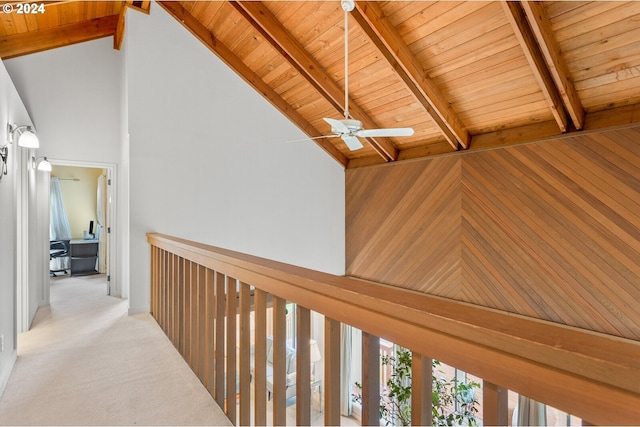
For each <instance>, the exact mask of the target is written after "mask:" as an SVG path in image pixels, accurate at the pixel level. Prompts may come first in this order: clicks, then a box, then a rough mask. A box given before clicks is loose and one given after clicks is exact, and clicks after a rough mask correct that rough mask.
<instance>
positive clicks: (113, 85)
mask: <svg viewBox="0 0 640 427" xmlns="http://www.w3.org/2000/svg"><path fill="white" fill-rule="evenodd" d="M123 62H124V53H123V52H122V51H116V50H114V49H113V39H112V38H104V39H99V40H94V41H90V42H86V43H80V44H75V45H71V46H67V47H63V48H58V49H53V50H49V51H45V52H40V53H36V54H32V55H27V56H21V57H18V58H14V59H10V60H7V61H5V65H6V68H7V71H8V72H9V74H10V76H11V79H12V80H13V82H14V83H15V86H16V88H17V89H18V92H19V93H20V96H21V97H22V99H23V101H24V104H25V105H26V107H27V110H28V111H29V113H30V115H31V117H32V119H33V122H34V124H35V126H36V129H37V132H38V137H39V138H40V149H38V156H46V157H48V158H49V159H51V160H53V162H54V163H56V164H67V165H69V164H72V165H75V166H80V165H82V166H92V167H104V166H105V165H109V166H112V167H113V168H114V170H115V172H116V175H117V170H118V164H119V163H120V156H121V151H120V145H121V105H122V99H121V97H122V95H123V94H122V86H123V73H122V70H123ZM115 178H117V177H115ZM115 183H116V185H120V181H119V180H118V179H115ZM115 194H116V195H117V194H118V189H117V188H116V189H115ZM118 219H119V218H115V223H116V224H117V223H118V222H119V221H118ZM113 223H114V222H112V224H113ZM112 239H113V240H116V242H115V246H114V251H113V252H112V253H114V254H115V253H119V252H120V251H121V250H122V247H121V246H120V242H119V241H118V240H117V239H114V236H113V235H112ZM113 240H112V241H113ZM116 261H117V257H112V258H111V267H112V270H111V274H112V277H111V279H112V295H120V287H119V286H120V285H119V284H120V283H121V282H122V276H121V272H120V271H118V270H117V267H116Z"/></svg>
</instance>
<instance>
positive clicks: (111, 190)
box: [47, 158, 122, 296]
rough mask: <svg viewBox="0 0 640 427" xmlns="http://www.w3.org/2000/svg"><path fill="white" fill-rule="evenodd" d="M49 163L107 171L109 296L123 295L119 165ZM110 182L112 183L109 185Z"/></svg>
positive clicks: (52, 161)
mask: <svg viewBox="0 0 640 427" xmlns="http://www.w3.org/2000/svg"><path fill="white" fill-rule="evenodd" d="M47 160H49V163H51V165H55V166H71V167H79V168H94V169H105V170H106V171H107V182H108V184H107V195H106V196H107V221H108V224H109V229H110V231H109V232H108V233H107V241H108V244H107V247H108V248H109V254H108V256H107V277H108V278H109V280H108V282H107V294H108V295H114V296H120V295H122V289H121V286H120V283H119V282H118V263H117V251H116V248H117V246H118V241H117V236H118V233H117V230H118V224H117V215H116V213H117V212H118V210H117V206H116V204H117V200H118V197H117V194H116V189H117V165H116V164H115V163H102V162H88V161H80V160H63V159H53V158H48V159H47ZM109 182H110V183H109Z"/></svg>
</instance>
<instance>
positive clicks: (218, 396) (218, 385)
mask: <svg viewBox="0 0 640 427" xmlns="http://www.w3.org/2000/svg"><path fill="white" fill-rule="evenodd" d="M215 277H216V279H215V307H216V308H215V313H216V315H215V346H214V349H213V350H214V354H215V357H214V363H213V365H212V366H214V367H215V390H214V393H213V396H214V399H215V400H216V402H218V406H220V407H221V408H224V385H225V384H224V347H225V339H224V315H225V301H226V299H225V298H226V295H225V277H224V274H222V273H219V272H216V274H215ZM212 324H213V323H212Z"/></svg>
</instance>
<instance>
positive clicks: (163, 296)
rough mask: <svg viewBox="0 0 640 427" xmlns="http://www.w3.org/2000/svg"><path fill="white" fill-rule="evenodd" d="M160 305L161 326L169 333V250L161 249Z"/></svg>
mask: <svg viewBox="0 0 640 427" xmlns="http://www.w3.org/2000/svg"><path fill="white" fill-rule="evenodd" d="M160 269H161V275H160V307H159V310H158V314H159V316H158V317H159V321H158V323H159V324H160V327H161V328H162V330H163V331H164V333H165V335H166V334H167V328H166V326H167V310H166V304H167V252H166V251H164V250H163V251H161V253H160Z"/></svg>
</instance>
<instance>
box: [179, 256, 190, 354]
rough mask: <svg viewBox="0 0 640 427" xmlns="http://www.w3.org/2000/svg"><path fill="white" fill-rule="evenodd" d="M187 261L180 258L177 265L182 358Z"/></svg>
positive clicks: (185, 319) (181, 352)
mask: <svg viewBox="0 0 640 427" xmlns="http://www.w3.org/2000/svg"><path fill="white" fill-rule="evenodd" d="M187 262H188V261H187V260H186V259H184V258H180V263H179V264H178V287H179V289H180V305H179V310H178V314H179V317H178V318H179V319H180V332H179V336H180V354H182V357H184V355H185V354H186V347H185V342H186V325H187V318H186V317H185V314H186V307H185V303H186V300H187V296H186V293H187V286H186V283H185V269H186V268H187V265H186V264H187Z"/></svg>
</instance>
